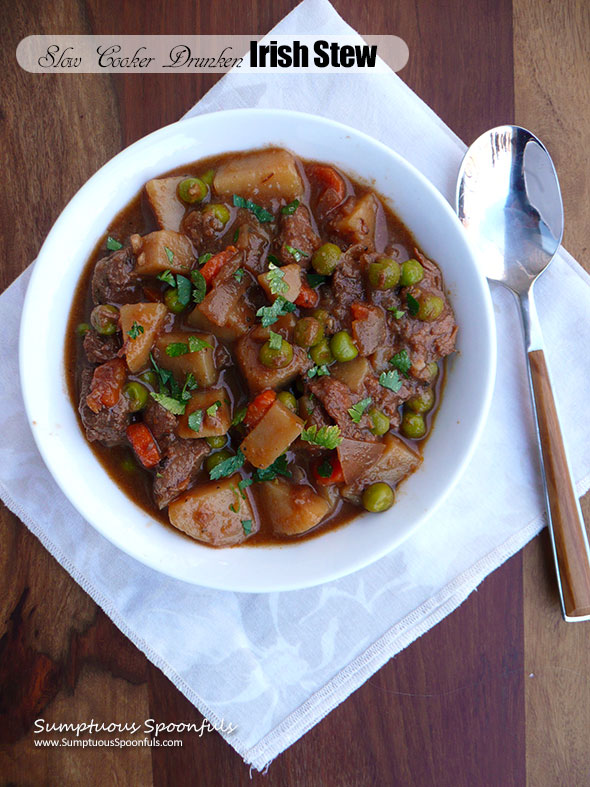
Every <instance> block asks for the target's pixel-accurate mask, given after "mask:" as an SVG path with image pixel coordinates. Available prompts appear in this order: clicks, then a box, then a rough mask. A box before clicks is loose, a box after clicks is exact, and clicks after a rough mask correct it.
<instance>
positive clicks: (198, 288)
mask: <svg viewBox="0 0 590 787" xmlns="http://www.w3.org/2000/svg"><path fill="white" fill-rule="evenodd" d="M191 279H192V282H193V287H194V289H193V301H194V302H195V303H201V301H202V300H203V299H204V298H205V295H206V294H207V280H206V279H205V277H204V276H203V274H202V273H201V271H197V270H194V271H191Z"/></svg>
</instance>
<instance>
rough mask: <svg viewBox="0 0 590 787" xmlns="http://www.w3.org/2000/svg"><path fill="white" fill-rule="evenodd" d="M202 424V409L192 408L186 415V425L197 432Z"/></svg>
mask: <svg viewBox="0 0 590 787" xmlns="http://www.w3.org/2000/svg"><path fill="white" fill-rule="evenodd" d="M202 425H203V411H202V410H193V412H192V413H191V414H190V415H189V417H188V427H189V429H192V430H193V432H198V431H199V430H200V429H201V426H202Z"/></svg>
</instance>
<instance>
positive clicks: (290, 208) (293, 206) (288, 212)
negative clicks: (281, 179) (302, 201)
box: [281, 199, 299, 216]
mask: <svg viewBox="0 0 590 787" xmlns="http://www.w3.org/2000/svg"><path fill="white" fill-rule="evenodd" d="M298 207H299V200H298V199H294V200H293V202H290V203H289V204H288V205H285V206H284V207H282V208H281V213H282V214H283V216H292V215H293V214H294V213H295V211H296V210H297V208H298Z"/></svg>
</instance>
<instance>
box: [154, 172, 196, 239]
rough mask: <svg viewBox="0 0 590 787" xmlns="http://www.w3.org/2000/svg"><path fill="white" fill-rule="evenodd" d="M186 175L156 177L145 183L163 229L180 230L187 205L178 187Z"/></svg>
mask: <svg viewBox="0 0 590 787" xmlns="http://www.w3.org/2000/svg"><path fill="white" fill-rule="evenodd" d="M185 177H186V176H185V175H180V176H179V177H178V176H177V177H174V178H154V179H153V180H148V182H147V183H146V184H145V193H146V195H147V198H148V202H149V203H150V207H151V209H152V211H153V213H154V216H155V219H156V221H157V222H158V226H159V227H160V229H161V230H172V231H173V232H179V231H180V223H181V221H182V219H183V218H184V212H185V209H186V205H185V204H184V203H183V202H182V200H180V199H179V198H178V195H177V193H176V189H177V187H178V184H179V183H180V182H181V181H182V180H184V179H185Z"/></svg>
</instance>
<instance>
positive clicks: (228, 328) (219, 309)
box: [187, 279, 256, 341]
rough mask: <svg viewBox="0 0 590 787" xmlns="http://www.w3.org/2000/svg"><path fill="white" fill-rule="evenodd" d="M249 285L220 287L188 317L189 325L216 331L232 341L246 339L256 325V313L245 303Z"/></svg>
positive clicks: (224, 284)
mask: <svg viewBox="0 0 590 787" xmlns="http://www.w3.org/2000/svg"><path fill="white" fill-rule="evenodd" d="M247 287H248V282H247V281H243V282H241V283H240V282H237V281H236V280H235V279H229V280H227V281H222V282H220V283H219V284H216V285H215V286H214V287H213V288H212V289H211V290H210V291H209V292H208V293H207V295H206V296H205V298H204V300H203V301H202V302H201V303H199V304H198V305H197V306H196V307H195V308H194V309H193V311H192V312H191V313H190V314H189V315H188V317H187V322H188V323H189V325H194V326H195V327H197V328H202V329H203V330H207V329H209V330H211V331H214V332H215V333H216V334H217V335H218V336H219V337H220V338H221V339H226V340H228V341H231V340H232V339H237V338H238V337H239V336H243V334H245V333H246V332H247V331H248V330H249V329H250V328H251V327H252V326H253V325H254V323H255V320H256V318H255V314H254V311H253V309H252V308H251V307H250V306H249V305H248V304H247V303H246V301H245V300H244V293H245V292H246V289H247Z"/></svg>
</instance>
